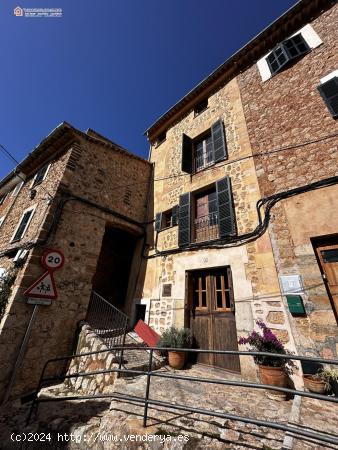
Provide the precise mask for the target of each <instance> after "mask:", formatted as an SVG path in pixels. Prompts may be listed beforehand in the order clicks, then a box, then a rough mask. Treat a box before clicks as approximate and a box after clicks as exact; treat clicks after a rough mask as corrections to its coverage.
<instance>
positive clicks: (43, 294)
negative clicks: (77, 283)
mask: <svg viewBox="0 0 338 450" xmlns="http://www.w3.org/2000/svg"><path fill="white" fill-rule="evenodd" d="M23 295H25V296H26V297H32V298H51V299H55V298H57V292H56V286H55V281H54V277H53V273H52V272H48V271H47V272H45V273H44V274H43V275H41V277H40V278H38V279H37V280H36V281H35V283H33V284H32V286H30V287H29V288H28V289H26V290H25V292H24V293H23Z"/></svg>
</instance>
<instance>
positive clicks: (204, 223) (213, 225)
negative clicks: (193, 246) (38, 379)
mask: <svg viewBox="0 0 338 450" xmlns="http://www.w3.org/2000/svg"><path fill="white" fill-rule="evenodd" d="M193 236H194V240H195V242H204V241H212V240H214V239H218V238H219V226H218V213H216V212H214V213H210V214H207V215H206V216H201V217H198V218H197V219H195V220H194V230H193Z"/></svg>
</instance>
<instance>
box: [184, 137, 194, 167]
mask: <svg viewBox="0 0 338 450" xmlns="http://www.w3.org/2000/svg"><path fill="white" fill-rule="evenodd" d="M182 171H183V172H187V173H192V139H191V138H190V137H189V136H187V135H186V134H184V133H183V135H182Z"/></svg>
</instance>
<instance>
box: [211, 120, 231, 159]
mask: <svg viewBox="0 0 338 450" xmlns="http://www.w3.org/2000/svg"><path fill="white" fill-rule="evenodd" d="M211 136H212V146H213V150H214V157H215V159H214V160H215V162H217V161H220V160H221V159H226V158H227V157H228V150H227V146H226V140H225V135H224V127H223V122H222V120H221V119H220V120H217V122H215V123H214V124H213V125H212V126H211Z"/></svg>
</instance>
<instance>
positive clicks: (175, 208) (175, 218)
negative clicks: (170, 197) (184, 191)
mask: <svg viewBox="0 0 338 450" xmlns="http://www.w3.org/2000/svg"><path fill="white" fill-rule="evenodd" d="M171 224H172V226H175V225H177V224H178V205H175V206H173V209H172V215H171Z"/></svg>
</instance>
